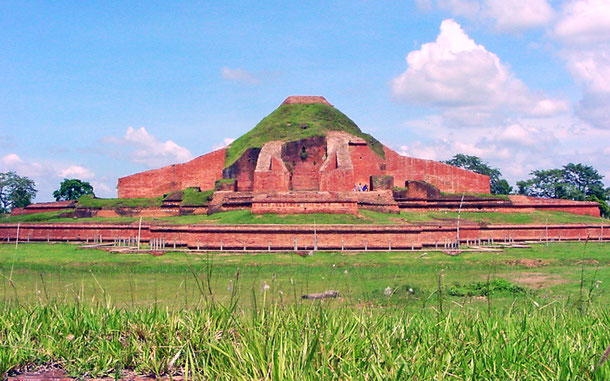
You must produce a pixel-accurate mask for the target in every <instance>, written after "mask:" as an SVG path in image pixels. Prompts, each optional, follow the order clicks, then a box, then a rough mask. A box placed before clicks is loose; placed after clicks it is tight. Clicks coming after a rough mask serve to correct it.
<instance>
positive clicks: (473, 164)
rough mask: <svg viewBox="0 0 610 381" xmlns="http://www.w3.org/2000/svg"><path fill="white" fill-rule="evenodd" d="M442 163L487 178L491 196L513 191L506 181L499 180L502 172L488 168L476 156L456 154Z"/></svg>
mask: <svg viewBox="0 0 610 381" xmlns="http://www.w3.org/2000/svg"><path fill="white" fill-rule="evenodd" d="M444 163H445V164H449V165H453V166H455V167H459V168H463V169H467V170H469V171H472V172H476V173H480V174H482V175H486V176H489V185H490V188H491V193H493V194H509V193H510V192H511V191H512V190H513V188H512V187H511V186H510V185H509V184H508V181H506V180H504V179H501V178H500V177H501V176H502V172H500V170H499V169H498V168H492V167H490V166H489V164H487V163H485V162H484V161H483V160H481V158H479V157H477V156H471V155H464V154H462V153H458V154H457V155H455V156H454V157H453V158H452V159H451V160H447V161H444Z"/></svg>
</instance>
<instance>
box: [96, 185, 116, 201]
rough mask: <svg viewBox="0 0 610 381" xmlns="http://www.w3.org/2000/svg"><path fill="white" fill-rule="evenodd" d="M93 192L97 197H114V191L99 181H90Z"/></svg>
mask: <svg viewBox="0 0 610 381" xmlns="http://www.w3.org/2000/svg"><path fill="white" fill-rule="evenodd" d="M91 185H92V186H93V191H94V193H95V195H96V196H97V197H116V193H115V192H114V190H113V189H112V188H111V187H109V186H108V185H107V184H106V183H103V182H101V181H92V182H91Z"/></svg>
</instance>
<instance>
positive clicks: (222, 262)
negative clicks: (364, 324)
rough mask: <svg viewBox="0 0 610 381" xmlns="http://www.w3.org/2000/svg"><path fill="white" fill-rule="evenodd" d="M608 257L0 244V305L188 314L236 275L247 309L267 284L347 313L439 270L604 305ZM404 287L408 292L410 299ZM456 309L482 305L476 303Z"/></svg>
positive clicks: (223, 291) (570, 246)
mask: <svg viewBox="0 0 610 381" xmlns="http://www.w3.org/2000/svg"><path fill="white" fill-rule="evenodd" d="M609 249H610V246H609V245H608V244H605V243H598V242H589V243H588V244H587V245H586V246H585V245H584V244H583V243H554V244H551V245H550V246H548V247H547V246H545V245H535V246H533V247H532V248H529V249H528V248H523V249H517V248H512V249H507V250H506V251H505V252H501V253H480V252H465V253H463V254H461V255H459V256H457V257H451V256H448V255H445V254H443V253H440V252H433V251H426V252H425V253H426V254H425V255H423V256H422V254H423V253H419V252H409V253H407V252H390V253H387V252H366V253H360V254H342V253H340V252H331V253H316V254H315V255H313V256H306V257H301V256H298V255H296V254H294V253H290V252H288V253H285V254H276V253H259V254H209V255H208V254H199V255H193V254H185V253H180V252H169V253H167V254H165V255H163V256H159V257H154V256H151V255H149V254H116V253H108V252H105V251H101V250H91V249H77V246H75V245H70V244H51V245H49V244H20V245H19V248H18V249H17V250H15V246H13V245H8V244H4V245H0V276H1V277H2V280H1V281H0V296H1V298H0V300H1V299H4V300H14V299H15V298H18V299H20V300H22V301H23V300H28V301H30V302H31V301H39V300H40V298H43V299H45V298H47V297H48V298H51V299H56V298H59V299H62V300H63V299H67V300H74V298H80V299H83V300H96V301H100V300H102V299H103V298H110V299H111V300H112V301H113V302H116V303H117V304H118V305H121V306H129V305H131V304H137V305H140V306H148V305H150V304H151V303H155V302H156V303H162V304H164V305H176V303H177V304H178V305H179V306H180V305H182V304H183V303H187V305H188V306H193V305H196V304H197V303H198V302H199V300H200V298H201V295H200V290H199V286H198V282H202V281H203V280H205V282H207V283H209V285H210V287H211V289H212V291H213V294H214V295H215V296H217V297H218V298H220V299H223V298H226V297H227V296H228V295H229V291H228V288H229V287H230V284H232V283H233V282H234V277H235V274H236V272H237V271H238V270H239V277H240V280H239V283H240V296H241V299H242V301H243V302H244V303H245V304H248V303H249V299H250V297H249V295H250V293H251V292H252V289H254V290H257V291H260V290H261V287H264V284H265V283H266V284H268V285H269V286H270V287H271V288H272V290H273V291H272V293H273V295H275V297H277V295H278V293H279V292H280V291H282V293H283V295H284V298H285V299H287V300H294V299H295V295H296V298H297V299H298V297H300V295H302V294H305V293H312V292H321V291H325V290H329V289H333V290H338V291H339V292H340V294H341V300H343V301H344V302H345V303H347V304H350V305H353V304H357V303H359V301H364V302H372V303H381V304H384V305H386V304H391V305H394V304H395V305H403V306H404V307H406V308H420V307H421V305H422V304H425V303H426V300H427V299H426V298H428V297H429V295H430V294H431V293H433V292H434V290H435V289H437V288H438V285H437V276H438V274H439V272H440V271H441V270H443V274H444V275H443V283H444V285H445V286H447V287H451V286H453V285H456V284H459V285H462V286H463V285H468V284H471V283H476V282H485V281H487V278H488V277H490V279H492V280H493V279H504V280H506V281H508V282H510V283H511V284H516V285H520V286H523V287H525V288H526V289H527V291H528V292H527V295H530V296H531V297H533V298H536V299H538V298H539V299H542V300H549V301H554V300H555V301H556V300H567V299H571V300H574V298H575V297H576V296H579V295H580V280H581V275H583V274H584V276H585V277H584V282H585V283H584V285H585V286H586V287H587V289H588V287H589V286H590V285H593V284H595V282H597V281H601V283H598V284H597V287H596V288H595V289H594V290H592V296H593V299H594V300H595V301H602V300H604V301H606V302H610V298H609V297H608V295H607V293H606V292H605V291H604V290H606V288H607V287H608V285H609V284H610V268H609V267H608V265H609V264H610V256H609V255H608V254H609ZM518 260H532V261H541V262H540V264H541V265H540V266H539V267H532V268H529V267H527V266H526V265H527V264H528V263H525V264H521V263H520V262H516V261H518ZM209 270H211V274H210V275H208V271H209ZM11 274H12V275H11ZM9 279H12V281H13V285H14V288H13V286H12V285H11V283H10V282H9ZM387 287H390V288H391V289H392V292H393V293H392V296H391V297H385V296H384V295H383V291H384V290H385V289H386V288H387ZM409 288H411V289H413V290H414V293H409V292H408V290H409ZM513 296H514V295H512V294H502V295H496V297H497V303H499V304H505V303H507V302H510V301H511V300H512V297H513ZM494 300H496V299H494ZM460 303H467V304H469V305H472V306H474V307H477V308H478V307H481V306H484V303H481V302H480V301H479V300H477V299H468V300H463V301H460Z"/></svg>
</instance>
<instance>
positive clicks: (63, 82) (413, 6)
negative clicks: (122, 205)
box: [0, 0, 610, 201]
mask: <svg viewBox="0 0 610 381" xmlns="http://www.w3.org/2000/svg"><path fill="white" fill-rule="evenodd" d="M523 3H524V2H521V1H508V0H488V1H478V0H419V1H414V2H401V3H398V2H395V1H349V2H348V1H345V2H294V3H285V2H244V1H239V2H232V1H225V2H156V3H155V4H150V3H147V2H128V1H124V2H102V1H98V2H62V1H56V2H45V1H40V2H38V1H30V2H11V1H4V2H2V3H0V49H1V51H2V52H3V53H2V54H1V55H0V171H8V170H15V171H17V173H18V174H20V175H24V176H28V177H31V178H33V179H34V180H35V181H36V182H37V185H38V189H39V194H38V196H37V199H36V200H37V201H48V200H51V199H52V197H51V192H52V191H53V190H54V189H56V188H57V187H58V185H59V182H60V181H61V180H62V179H63V178H64V177H70V178H72V177H76V178H81V179H84V180H87V181H90V182H91V183H92V184H93V185H94V188H95V191H96V194H98V195H99V196H103V197H111V196H114V195H115V194H116V190H115V187H116V181H117V178H118V177H121V176H125V175H129V174H132V173H135V172H139V171H142V170H146V169H150V168H156V167H159V166H162V165H166V164H171V163H176V162H181V161H186V160H189V159H190V158H193V157H195V156H198V155H201V154H204V153H207V152H209V151H210V150H212V149H215V148H219V147H221V146H222V145H223V144H226V143H227V142H229V141H230V139H231V138H236V137H238V136H240V135H241V134H243V133H245V132H246V131H248V130H249V129H251V128H252V127H253V126H254V125H255V124H256V123H257V122H258V121H260V119H262V118H263V117H264V116H266V115H267V114H269V113H270V112H271V111H273V110H274V109H275V108H276V107H277V106H278V105H279V104H280V103H281V102H282V101H283V100H284V99H285V98H286V97H287V96H289V95H323V96H325V97H326V98H327V99H328V100H329V101H330V102H331V103H333V104H334V105H335V106H336V107H337V108H339V109H340V110H341V111H343V112H344V113H346V114H347V115H348V116H349V117H350V118H352V119H353V120H354V121H355V122H356V123H357V124H358V125H359V126H360V127H361V129H363V130H364V131H365V132H369V133H372V134H373V135H375V136H376V137H377V138H378V139H379V140H381V141H382V142H383V143H385V144H386V145H388V146H390V147H391V148H393V149H395V150H397V151H399V152H401V153H403V154H406V155H410V156H414V157H420V158H429V159H435V160H444V159H448V158H450V157H451V156H453V155H454V154H456V153H467V154H473V155H477V156H480V157H482V158H483V159H484V160H486V161H488V162H489V163H490V164H491V165H493V166H496V167H499V168H500V169H501V171H502V172H503V174H504V176H505V177H506V178H508V179H509V181H510V182H511V183H513V184H514V182H515V181H517V180H520V179H525V178H527V177H528V174H529V172H530V171H531V170H534V169H542V168H551V167H559V166H561V165H564V164H566V163H568V162H582V163H585V164H589V165H592V166H594V167H595V168H597V169H598V170H599V171H600V173H602V174H604V175H605V176H606V178H605V180H606V184H608V179H609V178H610V160H609V159H610V146H609V144H608V142H610V0H565V1H548V0H530V1H528V2H527V4H523Z"/></svg>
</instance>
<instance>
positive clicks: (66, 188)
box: [0, 171, 94, 213]
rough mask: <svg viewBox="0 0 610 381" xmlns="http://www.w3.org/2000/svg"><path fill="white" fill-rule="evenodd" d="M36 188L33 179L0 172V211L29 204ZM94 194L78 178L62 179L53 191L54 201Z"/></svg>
mask: <svg viewBox="0 0 610 381" xmlns="http://www.w3.org/2000/svg"><path fill="white" fill-rule="evenodd" d="M37 193H38V190H37V189H36V183H35V182H34V180H32V179H29V178H27V177H25V176H19V175H17V173H15V172H12V171H11V172H0V213H10V212H11V210H13V209H14V208H25V207H26V206H28V205H30V204H31V203H32V201H33V200H34V198H35V197H36V194H37ZM87 194H90V195H94V193H93V186H91V184H89V183H88V182H87V181H82V180H79V179H64V180H63V181H62V182H61V184H60V185H59V189H57V190H56V191H54V192H53V197H54V198H55V201H66V200H78V199H79V198H80V197H81V196H84V195H87Z"/></svg>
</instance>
